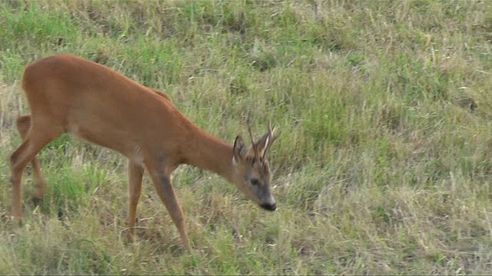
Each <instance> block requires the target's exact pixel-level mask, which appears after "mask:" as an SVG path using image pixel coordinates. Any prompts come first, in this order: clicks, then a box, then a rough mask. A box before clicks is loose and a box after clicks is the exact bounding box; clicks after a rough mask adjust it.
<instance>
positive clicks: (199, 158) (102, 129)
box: [10, 55, 276, 250]
mask: <svg viewBox="0 0 492 276" xmlns="http://www.w3.org/2000/svg"><path fill="white" fill-rule="evenodd" d="M22 87H23V89H24V92H25V94H26V96H27V100H28V103H29V107H30V111H31V114H30V115H27V116H21V117H19V118H18V120H17V127H18V130H19V132H20V134H21V136H22V139H23V142H22V144H21V145H20V147H19V148H18V149H17V150H16V151H15V152H14V153H13V154H12V155H11V157H10V162H11V170H12V171H11V173H12V176H11V182H12V190H13V191H12V193H13V198H12V216H13V217H14V218H15V219H17V220H19V221H20V220H21V217H22V196H21V178H22V172H23V171H24V168H25V167H26V165H27V164H28V163H29V162H31V161H32V165H33V169H34V180H35V185H36V191H35V193H34V197H35V198H38V199H41V198H42V197H43V194H44V191H45V181H44V180H43V177H42V175H41V172H40V169H39V162H38V160H37V159H36V158H35V156H36V154H37V153H38V152H39V151H40V150H41V149H42V148H43V147H44V146H45V145H46V144H48V143H49V142H50V141H52V140H54V139H55V138H57V137H58V136H59V135H61V134H62V133H66V132H68V133H71V134H73V135H75V136H77V137H79V138H82V139H83V140H86V141H89V142H91V143H94V144H97V145H101V146H104V147H107V148H110V149H113V150H115V151H117V152H120V153H121V154H123V155H124V156H126V157H127V158H128V159H129V164H128V175H129V204H128V218H127V224H128V227H129V229H130V230H129V234H130V236H132V235H133V231H134V230H133V228H134V226H135V219H136V209H137V204H138V200H139V197H140V191H141V187H142V176H143V173H144V169H147V171H148V173H149V175H150V177H151V179H152V183H153V184H154V187H155V189H156V191H157V194H158V195H159V197H160V199H161V200H162V202H163V203H164V205H165V206H166V208H167V210H168V212H169V214H170V216H171V218H172V220H173V222H174V224H175V225H176V227H177V229H178V231H179V235H180V238H181V241H182V243H183V246H184V247H185V248H186V249H188V250H190V245H189V242H188V237H187V233H186V229H185V224H184V221H183V213H182V211H181V207H180V205H179V203H178V200H177V198H176V195H175V193H174V189H173V187H172V185H171V182H170V178H169V176H170V174H171V173H172V172H173V171H174V170H175V169H176V168H177V166H179V165H180V164H190V165H193V166H196V167H199V168H202V169H205V170H209V171H212V172H215V173H217V174H219V175H221V176H222V177H224V178H225V179H227V180H228V181H229V182H231V183H233V184H235V185H236V186H237V188H239V190H241V191H242V192H243V193H244V194H245V195H246V196H247V197H248V198H249V199H251V200H253V201H254V202H256V203H257V204H258V205H260V206H261V207H262V208H264V209H266V210H270V211H273V210H275V209H276V203H275V199H274V198H273V196H272V193H271V191H270V169H269V165H268V161H267V159H266V154H267V151H268V149H269V147H270V146H271V144H272V143H273V141H274V140H275V138H276V136H274V133H273V132H274V131H273V130H272V128H271V127H270V126H269V129H268V132H267V133H266V134H265V135H264V136H262V137H261V138H260V139H259V140H258V141H256V142H254V141H252V146H251V148H249V149H247V148H246V146H245V144H244V142H243V140H242V138H241V137H240V136H237V137H236V140H235V141H234V144H233V146H230V145H228V144H226V143H224V142H222V141H221V140H219V139H217V138H214V137H213V136H211V135H209V134H208V133H206V132H205V131H203V130H201V129H200V128H198V127H197V126H195V125H194V124H193V123H191V122H190V121H189V120H188V119H187V118H186V117H184V115H183V114H181V113H180V112H179V111H178V110H177V109H176V107H175V106H174V105H173V104H172V102H171V101H170V100H169V98H168V97H167V96H165V95H163V94H160V93H159V92H158V91H156V90H153V89H151V88H148V87H145V86H143V85H141V84H139V83H137V82H135V81H133V80H130V79H128V78H126V77H124V76H123V75H121V74H119V73H116V72H115V71H113V70H111V69H110V68H108V67H105V66H103V65H100V64H97V63H94V62H91V61H88V60H84V59H81V58H78V57H74V56H70V55H57V56H52V57H48V58H45V59H42V60H39V61H37V62H35V63H33V64H30V65H28V66H27V67H26V69H25V71H24V76H23V79H22ZM248 130H249V132H250V136H251V131H250V129H249V125H248Z"/></svg>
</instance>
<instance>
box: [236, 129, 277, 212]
mask: <svg viewBox="0 0 492 276" xmlns="http://www.w3.org/2000/svg"><path fill="white" fill-rule="evenodd" d="M248 130H249V133H250V137H251V143H252V145H251V147H250V148H249V149H247V148H246V145H245V144H244V142H243V139H242V138H241V136H237V137H236V140H235V141H234V146H233V157H232V164H233V173H232V182H233V184H235V185H236V186H237V187H238V188H239V189H240V190H241V191H242V192H243V193H244V194H245V195H246V196H247V197H248V198H249V199H251V200H253V201H254V202H256V203H257V204H258V205H260V206H261V207H262V208H263V209H265V210H268V211H274V210H275V209H276V208H277V205H276V202H275V199H274V198H273V195H272V193H271V189H270V167H269V165H268V160H267V152H268V149H269V148H270V146H271V145H272V143H273V141H275V139H276V138H277V137H276V136H274V130H272V128H271V126H269V127H268V132H267V133H266V134H265V135H263V136H262V137H261V138H260V139H259V140H258V141H256V142H254V141H253V137H252V135H251V130H250V129H249V126H248Z"/></svg>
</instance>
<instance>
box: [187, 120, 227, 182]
mask: <svg viewBox="0 0 492 276" xmlns="http://www.w3.org/2000/svg"><path fill="white" fill-rule="evenodd" d="M189 141H190V142H191V143H190V144H189V146H188V147H187V148H185V149H183V151H184V152H185V163H187V164H189V165H193V166H195V167H198V168H201V169H204V170H208V171H212V172H214V173H216V174H218V175H220V176H222V177H224V178H225V179H227V180H229V181H231V179H232V146H229V145H228V144H226V143H224V142H223V141H221V140H219V139H217V138H215V137H213V136H211V135H210V134H208V133H206V132H204V131H203V130H201V129H198V128H193V131H192V133H191V135H190V140H189Z"/></svg>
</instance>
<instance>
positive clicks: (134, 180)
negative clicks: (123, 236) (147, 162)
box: [127, 160, 144, 240]
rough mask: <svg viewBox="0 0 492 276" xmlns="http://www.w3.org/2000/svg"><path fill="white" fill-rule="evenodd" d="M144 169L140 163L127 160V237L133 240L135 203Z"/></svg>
mask: <svg viewBox="0 0 492 276" xmlns="http://www.w3.org/2000/svg"><path fill="white" fill-rule="evenodd" d="M143 172H144V169H143V167H142V166H141V165H139V164H137V163H135V162H133V161H132V160H129V162H128V218H127V225H128V228H129V229H128V238H129V240H133V234H134V232H135V228H134V227H135V220H136V218H137V205H138V200H139V199H140V192H141V191H142V177H143Z"/></svg>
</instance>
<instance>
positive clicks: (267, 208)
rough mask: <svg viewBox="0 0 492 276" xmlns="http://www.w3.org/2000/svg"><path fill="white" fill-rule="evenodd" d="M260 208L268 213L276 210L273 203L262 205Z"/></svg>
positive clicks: (275, 205)
mask: <svg viewBox="0 0 492 276" xmlns="http://www.w3.org/2000/svg"><path fill="white" fill-rule="evenodd" d="M260 206H261V208H263V209H265V210H268V211H275V209H277V204H275V203H273V204H269V203H263V204H261V205H260Z"/></svg>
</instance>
